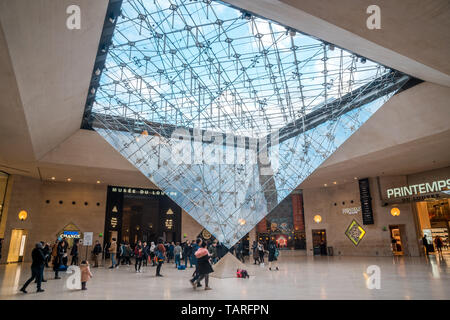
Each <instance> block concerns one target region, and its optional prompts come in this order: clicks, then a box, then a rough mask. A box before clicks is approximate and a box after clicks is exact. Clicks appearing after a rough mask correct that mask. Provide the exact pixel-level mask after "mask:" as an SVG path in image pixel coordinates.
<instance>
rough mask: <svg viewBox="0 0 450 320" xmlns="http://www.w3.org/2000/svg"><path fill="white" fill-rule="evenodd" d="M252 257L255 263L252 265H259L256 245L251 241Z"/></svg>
mask: <svg viewBox="0 0 450 320" xmlns="http://www.w3.org/2000/svg"><path fill="white" fill-rule="evenodd" d="M252 257H253V260H254V261H255V262H254V263H253V264H259V253H258V244H257V243H256V241H253V244H252Z"/></svg>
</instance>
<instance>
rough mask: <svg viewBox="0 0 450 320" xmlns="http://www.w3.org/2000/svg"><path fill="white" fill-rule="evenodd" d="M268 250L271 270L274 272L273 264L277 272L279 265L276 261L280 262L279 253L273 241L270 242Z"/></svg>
mask: <svg viewBox="0 0 450 320" xmlns="http://www.w3.org/2000/svg"><path fill="white" fill-rule="evenodd" d="M268 249H269V270H272V264H274V266H275V268H276V270H278V263H277V262H276V261H277V260H278V254H279V251H278V249H277V246H276V245H275V243H274V242H273V241H272V240H270V242H269V248H268Z"/></svg>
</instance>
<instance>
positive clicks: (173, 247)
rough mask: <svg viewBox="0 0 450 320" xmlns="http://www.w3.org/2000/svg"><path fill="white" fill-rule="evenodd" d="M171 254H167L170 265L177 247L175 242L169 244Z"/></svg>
mask: <svg viewBox="0 0 450 320" xmlns="http://www.w3.org/2000/svg"><path fill="white" fill-rule="evenodd" d="M168 248H169V252H168V253H167V262H168V263H170V260H172V259H174V249H175V245H174V243H173V242H170V243H169V246H168Z"/></svg>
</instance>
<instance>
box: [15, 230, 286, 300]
mask: <svg viewBox="0 0 450 320" xmlns="http://www.w3.org/2000/svg"><path fill="white" fill-rule="evenodd" d="M252 250H253V259H254V261H255V264H261V263H264V253H265V248H264V244H263V243H262V242H258V243H257V242H256V241H254V242H253V245H252ZM105 251H108V253H109V254H110V257H111V266H110V267H109V268H110V269H114V268H118V267H119V265H124V264H125V265H131V258H132V257H134V258H135V263H134V267H135V271H136V273H140V272H141V267H142V266H148V264H149V263H151V266H156V276H157V277H162V276H163V275H162V274H161V268H162V265H163V263H164V262H167V263H170V262H172V261H173V263H174V264H175V268H178V269H181V268H180V267H181V266H182V265H183V262H184V266H183V269H184V268H187V267H188V263H189V265H190V268H195V270H194V272H193V274H192V278H191V279H190V280H189V281H190V283H191V285H192V286H193V288H194V289H196V288H198V287H201V286H202V284H201V281H203V280H204V281H205V290H211V287H210V286H209V274H210V273H211V272H213V271H214V270H213V268H212V265H214V264H215V263H217V261H219V259H220V258H222V257H223V256H224V255H225V254H226V253H227V252H228V249H227V248H226V247H225V246H223V245H222V244H220V243H218V242H217V241H206V240H203V239H201V238H198V239H197V240H192V241H185V242H184V243H179V242H176V243H175V242H165V243H164V242H163V240H162V239H160V240H158V243H157V244H155V243H154V242H150V243H147V242H145V241H144V242H142V241H138V242H137V243H136V244H135V245H134V247H133V248H132V247H131V245H130V244H129V243H127V242H122V243H121V244H120V245H119V246H118V245H117V240H116V239H115V238H112V241H111V243H109V245H108V246H107V248H106V250H105ZM229 251H230V252H232V253H233V254H235V255H236V257H237V258H238V259H240V260H241V261H243V262H245V260H244V255H243V242H241V241H240V242H238V243H237V244H236V245H235V246H233V247H232V248H231V249H230V250H229ZM267 251H268V255H269V257H268V260H269V270H272V264H273V263H276V261H277V257H278V249H277V247H276V245H275V244H274V243H273V242H270V243H269V246H268V250H267ZM101 254H102V247H101V245H100V243H99V241H98V240H97V241H96V243H95V245H94V248H93V250H92V259H93V261H94V268H96V267H98V265H99V264H98V262H99V256H101ZM31 255H32V265H31V277H30V278H29V279H28V280H27V281H26V282H25V284H24V285H23V286H22V288H21V289H20V291H22V292H23V293H27V291H26V288H27V286H28V285H29V284H30V283H31V282H32V281H33V280H34V281H35V282H36V284H37V292H43V291H44V290H43V289H42V287H41V286H42V282H46V281H47V280H45V279H44V269H45V267H49V265H48V264H49V262H50V261H52V264H53V271H54V274H55V279H61V277H60V276H59V272H60V271H65V270H67V265H68V256H69V255H70V256H71V257H72V259H71V265H78V264H79V241H78V240H77V239H75V240H74V242H73V245H72V247H71V248H70V253H69V243H68V241H67V239H65V238H63V239H57V240H56V241H55V243H54V244H53V245H52V246H51V245H50V244H49V243H45V242H43V241H41V242H38V243H37V244H36V246H35V248H34V249H33V251H32V254H31ZM274 267H275V268H276V270H278V265H274ZM80 269H81V285H82V290H87V288H86V283H87V281H88V280H89V279H90V278H92V273H91V270H90V265H89V262H88V261H87V260H83V261H82V262H81V264H80Z"/></svg>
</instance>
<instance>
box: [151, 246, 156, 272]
mask: <svg viewBox="0 0 450 320" xmlns="http://www.w3.org/2000/svg"><path fill="white" fill-rule="evenodd" d="M155 249H156V245H155V243H154V242H153V241H152V242H151V243H150V260H152V267H154V266H156V263H155Z"/></svg>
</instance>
